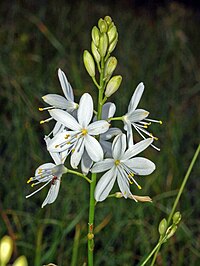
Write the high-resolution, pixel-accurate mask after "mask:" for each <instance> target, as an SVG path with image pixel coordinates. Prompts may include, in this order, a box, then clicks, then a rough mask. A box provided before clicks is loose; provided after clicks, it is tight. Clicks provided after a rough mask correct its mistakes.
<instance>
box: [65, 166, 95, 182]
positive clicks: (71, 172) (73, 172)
mask: <svg viewBox="0 0 200 266" xmlns="http://www.w3.org/2000/svg"><path fill="white" fill-rule="evenodd" d="M67 173H70V174H73V175H77V176H81V177H82V178H84V179H85V180H87V181H88V182H89V183H90V184H91V183H92V181H91V180H90V179H89V178H88V177H87V176H86V175H84V174H82V173H79V172H77V171H74V170H69V169H67Z"/></svg>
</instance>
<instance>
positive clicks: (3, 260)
mask: <svg viewBox="0 0 200 266" xmlns="http://www.w3.org/2000/svg"><path fill="white" fill-rule="evenodd" d="M12 252H13V240H12V238H11V237H10V236H4V237H3V238H2V239H1V241H0V265H6V264H7V263H8V262H9V260H10V257H11V255H12Z"/></svg>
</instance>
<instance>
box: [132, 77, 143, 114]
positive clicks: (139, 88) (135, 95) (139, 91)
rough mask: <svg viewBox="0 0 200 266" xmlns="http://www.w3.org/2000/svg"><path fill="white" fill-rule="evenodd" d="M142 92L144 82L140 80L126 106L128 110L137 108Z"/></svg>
mask: <svg viewBox="0 0 200 266" xmlns="http://www.w3.org/2000/svg"><path fill="white" fill-rule="evenodd" d="M143 92H144V84H143V83H142V82H141V83H140V84H139V85H138V86H137V88H136V89H135V91H134V93H133V96H132V98H131V100H130V103H129V106H128V112H131V111H134V110H135V109H136V108H137V106H138V104H139V101H140V99H141V97H142V94H143Z"/></svg>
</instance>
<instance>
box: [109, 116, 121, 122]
mask: <svg viewBox="0 0 200 266" xmlns="http://www.w3.org/2000/svg"><path fill="white" fill-rule="evenodd" d="M107 120H108V121H110V120H113V121H114V120H123V117H122V116H118V117H109V118H108V119H107Z"/></svg>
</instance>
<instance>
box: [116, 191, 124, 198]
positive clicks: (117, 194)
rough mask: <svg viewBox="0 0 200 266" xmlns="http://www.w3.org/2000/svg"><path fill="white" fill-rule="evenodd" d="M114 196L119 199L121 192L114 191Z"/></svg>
mask: <svg viewBox="0 0 200 266" xmlns="http://www.w3.org/2000/svg"><path fill="white" fill-rule="evenodd" d="M115 198H117V199H121V198H123V195H122V193H121V192H116V193H115Z"/></svg>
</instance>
